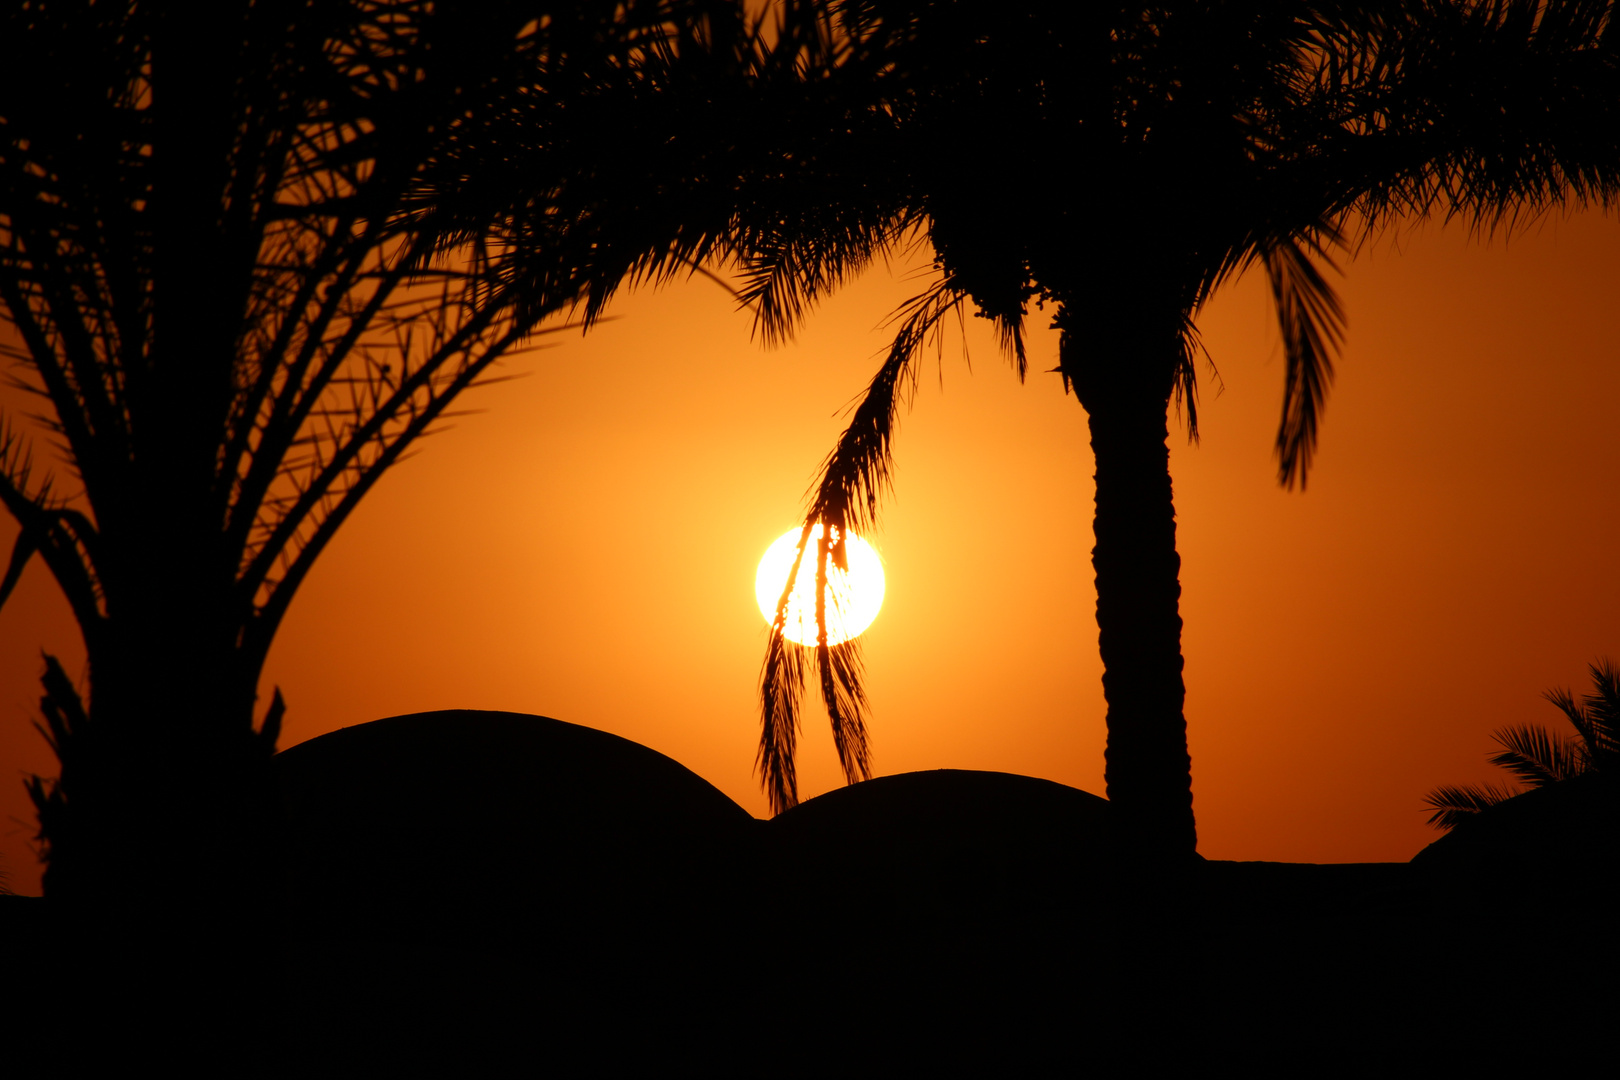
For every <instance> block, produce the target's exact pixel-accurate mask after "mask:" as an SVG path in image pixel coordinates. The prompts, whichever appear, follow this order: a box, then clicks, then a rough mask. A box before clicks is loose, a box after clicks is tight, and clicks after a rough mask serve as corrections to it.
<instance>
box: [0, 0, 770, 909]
mask: <svg viewBox="0 0 1620 1080" xmlns="http://www.w3.org/2000/svg"><path fill="white" fill-rule="evenodd" d="M194 14H195V13H182V12H181V11H180V10H179V9H178V8H176V7H175V6H173V5H163V4H135V3H122V4H120V3H112V4H98V5H93V6H89V7H86V6H83V5H77V6H75V5H69V6H66V7H62V6H51V5H47V6H45V7H40V6H38V5H28V6H18V5H10V6H8V7H7V8H6V9H5V13H4V14H3V15H0V102H3V115H0V123H3V124H4V127H5V132H6V141H5V144H4V147H3V149H0V301H3V303H4V305H5V309H4V310H5V312H6V313H7V318H8V321H9V322H10V324H11V326H12V327H13V328H15V330H16V331H17V335H18V338H19V339H20V342H21V349H20V350H19V351H18V352H17V353H16V354H15V357H14V358H15V359H17V360H19V361H20V362H21V365H22V370H23V371H24V372H25V373H27V377H28V379H29V385H30V388H31V389H33V390H34V391H36V392H37V393H38V395H39V396H40V397H41V398H42V399H43V400H45V401H46V402H48V405H49V409H50V417H49V421H48V422H49V424H50V427H51V429H52V431H53V432H54V434H55V435H56V436H57V437H58V439H59V446H60V449H61V451H62V452H63V454H64V456H65V458H66V460H67V462H68V463H69V465H70V467H71V470H72V472H73V480H74V481H75V484H74V485H73V486H72V487H68V488H66V489H64V487H63V485H61V484H60V483H53V480H52V478H51V477H50V476H49V475H45V476H43V477H42V476H41V475H40V472H41V470H39V469H38V468H35V467H34V460H33V457H32V454H31V448H30V444H29V443H28V441H27V440H26V439H25V438H24V436H23V434H22V433H21V432H20V431H19V430H18V429H17V428H15V427H14V426H12V425H11V424H9V423H7V424H6V426H5V427H4V430H3V431H0V502H3V503H4V505H5V507H6V509H7V510H8V511H9V512H10V513H11V514H12V515H13V517H15V518H16V520H17V521H18V522H19V524H20V526H21V531H20V534H19V537H18V539H17V541H16V545H15V547H14V549H13V551H12V555H11V559H10V562H9V564H8V567H7V569H6V571H5V575H4V578H3V580H0V603H3V602H4V600H5V598H6V596H7V594H9V592H10V591H11V590H12V588H13V586H14V585H15V584H16V582H17V580H18V577H19V576H20V574H21V573H22V570H23V568H24V567H25V565H26V564H27V563H28V561H29V560H30V559H31V558H32V557H33V556H34V555H36V554H37V555H39V556H40V557H41V558H42V559H43V560H44V562H45V564H46V565H47V567H48V569H49V570H50V571H51V573H52V574H53V576H54V577H55V579H56V581H57V582H58V583H59V585H60V586H61V588H62V590H63V592H64V593H65V594H66V597H67V599H68V602H69V604H70V605H71V607H72V610H73V612H74V615H75V616H76V618H77V621H78V623H79V626H80V629H81V632H82V634H83V637H84V641H85V644H86V648H87V652H88V658H89V691H90V693H89V699H88V701H83V700H81V697H80V694H79V693H78V692H77V690H76V688H75V686H74V684H73V682H72V680H70V679H69V678H68V677H67V675H66V674H65V673H64V672H63V671H62V669H61V667H60V666H59V665H58V664H57V663H56V662H55V661H54V660H49V661H48V662H47V670H46V674H45V680H44V685H45V700H44V704H43V711H44V715H45V720H46V727H47V728H48V731H47V735H48V738H49V739H50V740H51V743H52V746H53V748H54V749H55V751H56V753H57V755H58V759H59V761H60V763H61V774H60V776H59V777H58V778H56V779H55V780H41V779H38V778H36V779H35V780H34V781H33V782H32V784H31V791H32V794H33V797H34V800H35V803H36V806H37V809H38V813H39V816H40V829H41V838H42V840H43V841H44V844H45V846H46V853H47V858H48V864H47V871H46V878H45V881H46V889H47V891H48V892H49V893H50V894H52V895H54V896H58V897H64V898H72V897H78V898H91V899H95V898H100V899H102V900H108V899H110V898H115V897H123V896H125V895H126V894H127V891H128V882H130V881H131V880H135V879H136V878H137V877H141V878H150V877H153V876H156V877H158V878H161V879H162V880H164V881H165V882H166V883H168V884H169V885H170V886H171V887H172V888H173V889H174V890H175V892H176V893H179V894H185V893H186V892H187V891H188V889H189V890H190V891H191V892H193V893H195V895H196V898H197V902H198V903H199V904H201V905H203V906H205V907H206V906H208V905H209V903H210V902H209V901H208V900H207V897H208V896H210V895H214V894H215V892H216V891H217V890H219V889H224V890H225V894H227V895H231V896H235V897H236V898H237V900H241V899H242V898H244V897H257V898H259V900H266V899H267V898H268V893H267V891H266V890H265V889H264V888H262V887H261V885H262V883H260V882H258V877H257V875H260V874H262V873H263V872H264V871H265V869H266V867H265V866H264V862H265V860H264V859H262V858H260V856H261V855H262V854H263V852H262V842H263V834H264V832H265V829H266V828H267V826H266V818H267V816H269V815H271V814H272V813H273V806H272V805H271V802H272V801H273V800H271V799H270V797H269V795H268V794H267V792H266V791H265V789H264V784H265V783H266V782H267V781H266V780H265V775H266V774H265V765H266V762H267V761H268V759H269V756H270V755H271V754H272V753H273V752H274V749H275V743H276V740H277V737H278V733H279V727H280V720H281V717H282V714H283V706H282V702H281V699H280V695H279V692H278V693H277V694H276V696H275V699H274V700H273V701H272V702H271V704H270V705H269V707H268V709H267V710H266V711H264V713H263V714H262V717H261V719H260V721H259V722H258V723H257V724H256V723H255V696H256V694H257V686H258V681H259V678H260V673H261V671H262V669H263V664H264V661H265V657H266V654H267V652H268V650H269V648H270V644H271V641H272V640H273V638H274V635H275V633H276V630H277V628H278V626H279V625H280V623H281V621H282V618H283V616H284V614H285V613H286V611H287V608H288V605H289V604H290V603H291V601H292V598H293V596H294V594H295V593H296V592H297V590H298V588H299V587H300V585H301V584H302V583H303V581H304V580H305V579H306V577H307V575H308V573H309V571H310V569H311V567H312V566H313V564H314V562H315V561H316V559H317V558H318V557H319V556H320V554H321V553H322V551H324V550H325V548H326V546H327V544H328V543H329V542H330V540H331V539H332V537H333V535H334V534H335V532H336V531H337V530H338V529H339V528H340V527H341V525H342V524H343V522H344V521H345V520H347V518H348V517H349V515H350V514H351V513H352V512H353V510H354V508H355V507H356V505H357V504H358V503H359V501H360V500H361V499H362V498H364V496H365V495H366V494H367V493H368V492H369V491H370V490H371V489H372V488H373V487H374V486H375V484H376V483H377V482H378V480H379V478H380V477H381V476H382V474H383V473H384V472H386V471H387V470H388V469H389V468H390V467H391V466H392V465H393V464H394V463H395V462H397V461H398V460H399V459H400V457H401V456H402V455H403V454H404V453H406V452H407V451H408V450H409V448H410V447H411V446H412V445H413V444H414V443H415V440H416V439H418V438H419V437H420V436H421V435H423V434H424V433H426V432H428V431H430V430H432V429H433V428H434V426H435V424H436V423H437V422H438V421H439V420H441V419H442V418H443V417H445V416H446V415H447V409H449V408H450V406H451V405H452V403H453V402H454V401H455V400H456V399H457V397H458V396H459V395H460V394H461V393H462V392H464V391H465V390H466V389H468V388H469V387H471V386H474V385H477V384H478V383H480V382H481V381H484V380H485V379H486V378H487V377H488V375H489V374H490V371H491V367H492V365H494V364H495V363H496V362H498V361H499V360H500V359H501V358H502V357H503V356H507V355H511V354H512V353H513V352H514V351H515V350H518V349H520V348H522V347H524V346H525V345H526V344H527V343H529V342H530V341H531V339H532V337H533V335H534V334H535V333H536V332H538V329H539V327H540V324H541V321H542V320H544V319H546V318H548V317H551V316H557V315H561V314H565V313H566V312H568V311H569V310H570V309H572V308H574V307H576V306H578V307H580V308H581V309H582V310H583V315H584V321H585V322H587V323H588V322H589V321H590V320H591V319H593V318H594V317H595V316H596V315H597V314H598V313H599V311H600V310H601V307H602V305H603V304H604V303H606V301H607V299H608V297H609V296H610V295H611V293H612V290H613V289H614V288H615V287H616V286H617V285H618V283H619V282H620V281H621V280H622V279H623V278H624V277H625V276H626V275H632V274H634V273H637V272H641V271H647V270H648V268H649V267H653V268H656V267H658V266H662V265H665V264H666V263H668V264H673V265H687V264H688V263H690V262H691V261H692V259H691V255H692V253H691V252H690V251H689V250H688V248H687V247H683V244H685V243H686V235H687V234H686V232H684V231H683V230H685V229H686V228H687V224H688V221H689V218H691V217H696V216H697V215H698V211H697V210H696V209H694V208H692V207H687V208H686V209H687V210H689V211H690V213H689V214H687V215H686V216H683V214H682V213H677V212H674V211H675V210H676V209H678V208H680V206H681V199H680V197H679V196H680V192H679V186H680V183H681V182H682V181H683V179H685V178H688V177H691V176H695V175H708V173H710V172H715V171H718V170H714V169H708V170H707V171H705V170H702V169H699V168H698V167H697V166H695V165H692V164H690V162H692V161H697V160H701V159H702V158H703V156H704V155H705V154H709V153H712V152H714V147H715V145H721V146H724V145H725V141H726V139H727V138H728V136H727V135H726V133H725V132H724V131H723V130H722V125H718V124H715V123H713V122H712V120H713V117H712V116H709V115H707V114H705V113H704V111H703V109H702V103H703V102H704V101H706V100H715V99H718V100H726V101H730V100H735V99H742V100H747V99H748V98H749V95H748V94H746V93H741V92H738V90H737V84H738V80H744V81H746V80H747V79H748V78H750V77H751V72H752V69H751V68H750V64H752V63H754V62H755V61H756V60H758V58H759V57H760V56H761V55H762V54H761V52H760V50H759V49H758V48H756V43H755V42H754V36H755V34H756V32H757V30H758V26H757V25H755V24H752V23H749V22H748V21H746V20H745V19H744V18H743V13H742V11H741V8H740V7H738V6H735V5H732V4H730V3H713V2H709V0H645V2H637V3H632V4H628V5H615V4H595V5H592V4H584V5H573V6H569V5H562V6H559V7H557V8H556V10H550V9H549V8H547V7H546V6H544V5H542V6H541V7H540V8H536V7H535V6H534V5H531V4H527V3H522V2H516V0H512V2H507V0H493V2H483V0H481V2H477V3H459V2H451V3H434V4H423V3H420V2H417V0H375V2H373V0H366V2H358V3H352V4H347V3H345V4H331V3H324V2H320V0H273V2H270V3H247V2H245V0H239V2H221V3H218V4H212V5H208V11H207V13H206V17H203V16H202V15H196V17H193V15H194ZM539 16H543V17H539ZM717 80H718V81H720V82H724V83H725V85H726V86H727V87H728V88H729V89H728V92H727V93H724V94H722V93H719V92H717V90H716V84H717ZM672 98H679V99H680V102H679V103H674V102H670V101H667V100H666V99H672ZM683 110H684V112H683ZM64 118H66V122H64ZM677 121H680V122H679V123H677ZM660 155H661V157H662V160H663V164H662V166H660V165H658V164H657V163H656V162H655V161H654V159H655V158H656V157H659V156H660ZM514 163H517V164H519V165H520V166H521V168H517V169H515V168H514ZM682 163H686V164H684V165H683V164H682ZM519 174H521V175H519ZM729 191H730V186H729V185H728V186H726V187H725V188H724V189H723V190H722V192H721V194H719V195H717V196H716V197H715V198H714V199H712V200H711V203H712V204H713V205H714V206H718V207H722V208H724V207H728V206H729V205H730V204H729V201H728V199H729V198H730V196H729V195H728V194H726V193H727V192H729ZM708 205H709V204H704V206H705V207H707V206H708ZM723 220H724V218H723V216H722V218H721V221H722V222H723ZM711 232H713V230H711ZM696 235H697V236H698V238H699V239H698V241H697V242H701V241H702V237H703V236H704V235H706V234H704V233H702V231H701V230H698V232H697V233H696ZM700 254H701V253H700ZM683 258H684V259H686V262H685V263H683V262H681V260H682V259H683ZM576 325H577V324H576ZM163 828H172V829H174V830H176V831H177V832H178V833H180V834H182V835H183V836H184V840H183V841H181V840H179V839H177V840H176V841H175V842H173V843H170V844H167V845H154V843H153V839H152V830H154V829H163ZM159 863H161V865H157V864H159ZM192 887H194V888H192ZM232 903H235V901H232ZM230 906H231V904H230V903H225V902H223V901H222V902H221V903H219V904H215V905H213V908H217V909H219V910H220V911H221V912H223V911H224V910H225V909H226V908H229V907H230ZM222 917H223V916H222ZM239 921H240V922H243V923H244V924H249V923H253V922H254V920H252V919H246V920H239Z"/></svg>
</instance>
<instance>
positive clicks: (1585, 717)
mask: <svg viewBox="0 0 1620 1080" xmlns="http://www.w3.org/2000/svg"><path fill="white" fill-rule="evenodd" d="M1588 670H1589V671H1590V672H1591V675H1592V692H1591V693H1590V694H1586V695H1584V696H1583V697H1582V699H1581V700H1580V701H1576V700H1575V695H1574V694H1572V693H1570V691H1569V690H1567V689H1563V688H1561V687H1554V688H1553V689H1551V690H1548V691H1547V692H1546V693H1545V694H1544V695H1542V696H1544V697H1545V698H1546V699H1547V700H1548V701H1550V702H1552V703H1553V704H1554V705H1556V706H1558V709H1559V711H1560V712H1562V713H1563V714H1564V716H1565V717H1566V718H1567V719H1568V720H1569V723H1570V726H1571V727H1573V728H1574V729H1575V738H1569V737H1567V736H1561V735H1558V734H1556V733H1554V732H1550V731H1548V730H1547V729H1546V728H1544V727H1540V726H1536V725H1532V724H1520V725H1517V726H1511V725H1510V726H1508V727H1505V728H1502V729H1501V730H1500V731H1496V732H1494V733H1492V735H1491V738H1493V739H1495V740H1496V741H1497V743H1498V744H1500V745H1501V747H1502V752H1501V753H1499V754H1497V755H1495V756H1494V757H1492V758H1491V764H1492V765H1496V766H1499V767H1500V768H1503V769H1506V770H1507V771H1508V772H1509V773H1511V774H1512V775H1513V778H1514V779H1515V780H1517V781H1519V783H1521V784H1524V785H1527V787H1529V788H1540V787H1547V786H1548V785H1549V784H1556V783H1560V782H1562V781H1564V780H1572V779H1574V778H1575V777H1577V776H1585V775H1587V774H1589V773H1596V772H1613V771H1616V770H1620V669H1617V668H1616V667H1615V664H1614V661H1612V660H1598V661H1596V662H1594V663H1592V664H1590V665H1588ZM1524 790H1526V789H1525V788H1514V787H1505V786H1503V787H1499V786H1497V785H1495V784H1465V785H1463V786H1461V787H1437V788H1435V789H1434V790H1433V791H1431V792H1429V794H1428V795H1426V796H1424V799H1423V801H1424V802H1426V803H1427V804H1429V806H1431V807H1433V808H1434V814H1433V815H1432V816H1431V817H1430V818H1429V824H1430V825H1433V826H1435V827H1436V828H1438V829H1441V830H1444V831H1447V832H1449V831H1450V830H1452V829H1454V828H1456V827H1457V826H1458V825H1461V824H1462V823H1463V822H1465V821H1467V820H1468V819H1470V818H1472V817H1473V816H1474V815H1476V814H1478V813H1480V812H1481V811H1482V810H1486V809H1489V808H1490V807H1492V806H1495V805H1496V804H1498V803H1502V802H1506V801H1507V800H1508V799H1511V798H1513V796H1515V795H1519V794H1522V793H1523V792H1524Z"/></svg>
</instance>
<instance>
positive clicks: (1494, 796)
mask: <svg viewBox="0 0 1620 1080" xmlns="http://www.w3.org/2000/svg"><path fill="white" fill-rule="evenodd" d="M1518 794H1519V792H1517V791H1514V790H1513V789H1512V788H1504V787H1497V786H1496V785H1494V784H1469V785H1466V786H1464V787H1437V788H1435V789H1434V790H1433V791H1431V792H1429V793H1428V794H1427V795H1425V796H1424V797H1423V801H1424V802H1425V803H1427V804H1428V805H1429V806H1431V807H1433V808H1434V813H1433V814H1432V815H1430V817H1429V824H1430V825H1433V826H1435V827H1436V828H1440V829H1445V830H1448V831H1449V830H1451V829H1455V828H1456V827H1457V826H1458V825H1461V824H1462V823H1463V822H1465V821H1467V820H1468V819H1469V818H1471V817H1473V816H1474V815H1475V814H1478V813H1480V812H1481V811H1483V810H1488V809H1490V808H1491V807H1493V806H1495V805H1497V804H1498V803H1504V802H1506V801H1507V800H1509V799H1511V798H1513V797H1514V796H1515V795H1518Z"/></svg>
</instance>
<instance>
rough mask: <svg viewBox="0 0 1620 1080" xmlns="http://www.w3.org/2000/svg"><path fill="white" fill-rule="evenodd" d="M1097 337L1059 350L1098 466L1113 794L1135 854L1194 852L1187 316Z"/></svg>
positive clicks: (1098, 554)
mask: <svg viewBox="0 0 1620 1080" xmlns="http://www.w3.org/2000/svg"><path fill="white" fill-rule="evenodd" d="M1121 321H1122V322H1125V320H1121ZM1167 324H1168V325H1167ZM1088 329H1089V328H1088ZM1144 330H1145V331H1146V332H1142V333H1134V334H1133V333H1132V331H1144ZM1155 330H1157V331H1158V332H1156V333H1155V332H1154V331H1155ZM1172 331H1174V332H1172ZM1088 336H1089V337H1090V339H1091V340H1089V341H1088V342H1087V343H1086V349H1085V356H1084V357H1081V356H1078V355H1076V353H1077V351H1078V350H1077V349H1076V346H1075V342H1074V340H1073V338H1072V336H1071V334H1070V333H1068V332H1065V334H1064V338H1063V346H1062V348H1063V370H1064V372H1065V373H1066V374H1067V375H1068V376H1069V378H1070V380H1071V381H1072V383H1073V385H1074V387H1075V390H1076V392H1077V394H1078V396H1079V398H1080V402H1081V404H1082V405H1083V406H1084V407H1085V409H1086V413H1087V415H1088V416H1089V418H1090V427H1091V448H1092V451H1093V452H1094V453H1095V455H1096V459H1097V473H1096V484H1097V489H1096V505H1097V510H1096V516H1095V517H1094V519H1093V528H1094V531H1095V535H1096V546H1095V547H1093V548H1092V551H1091V561H1092V566H1093V568H1094V569H1095V570H1096V575H1097V576H1096V582H1097V630H1098V645H1099V650H1100V652H1101V654H1102V661H1103V696H1104V698H1106V700H1107V702H1108V747H1107V751H1106V754H1105V757H1106V762H1107V768H1106V773H1105V775H1106V779H1107V785H1108V798H1109V801H1110V802H1112V803H1113V804H1114V806H1115V807H1116V808H1117V819H1118V821H1119V825H1120V828H1121V832H1122V840H1123V841H1124V844H1125V850H1126V852H1127V853H1128V854H1130V855H1132V856H1141V857H1148V858H1160V857H1166V856H1168V857H1177V856H1189V855H1192V854H1193V852H1194V850H1195V849H1196V847H1197V843H1198V838H1197V831H1196V828H1195V825H1194V822H1193V811H1192V762H1191V759H1190V757H1189V755H1188V753H1187V723H1186V720H1185V718H1184V715H1183V712H1182V705H1183V701H1184V699H1185V696H1186V694H1185V689H1184V686H1183V683H1182V679H1181V670H1182V658H1181V612H1180V599H1181V581H1180V572H1181V557H1180V556H1179V555H1178V554H1177V553H1176V514H1175V505H1174V503H1173V501H1172V496H1171V485H1170V451H1169V447H1168V446H1167V445H1166V440H1167V438H1168V435H1169V431H1168V425H1167V421H1166V413H1167V409H1168V406H1169V400H1170V393H1171V389H1172V386H1173V380H1174V373H1175V370H1176V360H1177V357H1178V351H1177V350H1179V345H1180V343H1179V320H1177V321H1176V322H1175V323H1173V324H1169V321H1168V320H1160V321H1159V323H1158V324H1157V325H1155V324H1154V323H1152V322H1148V323H1147V325H1146V326H1141V325H1136V326H1132V325H1128V324H1126V325H1120V326H1119V327H1118V330H1117V331H1116V332H1115V333H1112V334H1103V335H1101V336H1099V335H1095V334H1092V335H1088Z"/></svg>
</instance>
